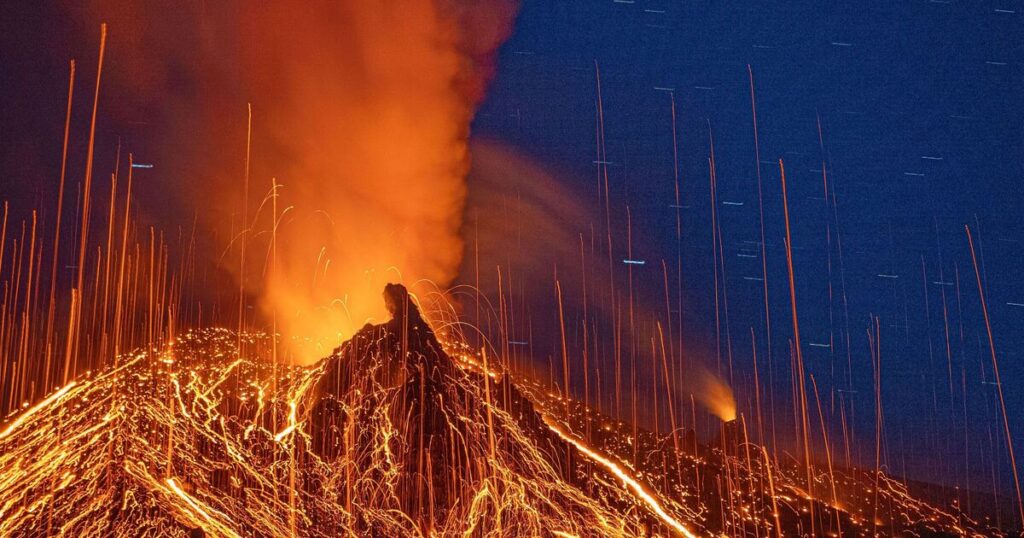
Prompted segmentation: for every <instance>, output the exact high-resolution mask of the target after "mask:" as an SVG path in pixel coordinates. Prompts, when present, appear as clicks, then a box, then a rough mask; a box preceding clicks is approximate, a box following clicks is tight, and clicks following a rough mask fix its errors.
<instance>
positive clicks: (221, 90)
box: [76, 0, 516, 362]
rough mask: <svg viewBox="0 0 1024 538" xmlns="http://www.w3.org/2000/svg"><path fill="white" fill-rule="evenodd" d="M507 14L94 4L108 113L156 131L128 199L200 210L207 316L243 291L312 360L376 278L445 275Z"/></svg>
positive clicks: (355, 2)
mask: <svg viewBox="0 0 1024 538" xmlns="http://www.w3.org/2000/svg"><path fill="white" fill-rule="evenodd" d="M515 10H516V5H515V1H514V0H487V1H484V2H475V1H469V0H404V1H402V2H372V1H364V0H333V1H328V0H312V1H306V2H298V3H297V2H290V1H284V0H276V1H269V2H247V1H242V0H226V1H224V2H215V3H195V4H187V5H181V6H173V7H172V6H166V7H161V6H156V5H150V4H146V5H145V6H143V5H138V4H135V3H126V2H119V1H113V0H111V1H107V0H95V1H94V2H93V3H92V11H91V14H92V15H93V16H94V17H95V18H96V19H99V20H103V21H107V22H109V23H110V27H111V28H112V31H111V36H110V41H111V43H112V45H111V53H112V59H111V62H112V64H113V65H117V66H118V70H117V71H118V72H117V73H115V74H113V75H112V81H113V82H112V83H111V85H110V88H111V89H110V92H111V95H112V97H111V99H116V100H117V101H118V106H117V107H111V108H112V109H113V111H112V114H115V116H116V121H118V122H121V123H124V124H130V125H131V126H132V127H131V133H132V134H134V133H139V135H138V136H134V137H129V142H130V144H131V143H132V142H133V141H134V140H137V139H140V138H141V139H144V140H147V141H148V140H152V141H153V143H152V144H148V145H146V146H145V148H144V149H145V151H144V154H143V155H141V156H139V157H140V158H144V159H145V160H146V161H147V162H153V163H155V168H154V170H153V171H152V173H151V174H150V176H149V177H150V178H153V179H150V180H149V181H150V183H148V185H150V186H149V187H147V183H146V182H144V181H141V180H140V199H145V198H146V197H147V193H146V192H145V190H146V189H147V188H150V189H153V190H155V191H156V192H155V193H152V192H151V193H150V194H149V195H148V196H149V197H151V198H153V197H159V198H158V199H161V200H166V203H162V204H159V206H160V207H154V206H153V205H152V204H150V206H149V207H147V206H146V204H140V212H141V213H143V217H144V218H145V217H148V218H149V219H150V220H151V221H157V223H158V225H159V221H161V220H164V221H167V222H168V223H170V225H171V226H169V227H168V228H169V229H172V230H173V229H174V227H176V226H179V225H180V223H181V222H182V220H183V219H182V216H183V215H185V216H186V217H185V218H184V220H188V221H191V220H192V216H193V215H195V220H196V222H197V224H198V226H197V230H196V234H195V235H196V237H197V238H198V239H197V240H198V241H199V250H200V252H201V254H200V255H203V256H205V257H207V258H210V259H212V260H213V261H215V262H216V263H217V264H218V267H219V268H220V271H221V273H222V276H221V277H219V278H222V279H223V277H224V276H230V277H231V278H233V279H235V281H236V282H241V286H240V287H239V286H236V287H235V288H234V290H235V291H234V292H233V293H234V294H235V297H234V298H232V297H231V294H230V293H228V294H225V293H224V290H225V289H228V290H230V289H231V287H230V286H227V285H224V283H220V284H216V283H213V282H207V286H208V287H209V288H211V289H212V290H213V292H214V293H216V294H218V295H217V296H216V302H217V303H219V304H220V305H221V306H220V308H221V311H223V312H233V311H234V310H237V304H238V298H237V294H238V293H239V291H240V288H241V290H244V292H245V294H246V296H247V298H246V303H245V304H246V307H245V308H243V309H241V310H242V311H243V312H244V313H245V315H246V324H250V323H252V322H254V321H256V322H257V323H258V324H259V325H260V326H266V327H268V328H269V327H270V326H271V325H272V324H273V323H274V322H275V321H276V327H277V329H278V331H279V332H281V333H283V335H284V336H285V341H286V342H290V343H292V344H293V345H291V346H290V347H289V349H290V351H291V352H292V353H293V356H292V358H293V359H295V360H296V361H297V362H308V361H310V360H312V359H314V358H319V357H322V356H323V355H325V354H326V353H327V352H329V350H330V349H332V348H333V347H334V346H336V345H338V344H340V343H341V342H342V341H343V340H344V339H346V338H348V337H349V336H351V334H352V333H353V332H354V331H355V330H358V329H359V328H360V327H361V326H362V325H363V324H364V323H365V322H366V321H367V320H369V319H377V320H381V319H383V318H384V314H385V312H384V311H383V310H382V308H383V307H382V306H381V305H382V301H381V299H380V290H381V289H382V288H383V283H384V282H386V281H398V280H401V281H404V282H405V283H406V284H407V285H408V286H410V288H411V289H412V290H413V291H414V292H419V293H418V295H419V296H421V297H423V296H425V295H426V293H425V292H426V291H427V290H430V289H433V287H432V286H429V285H425V284H420V285H417V283H418V282H421V281H430V282H432V283H434V284H436V285H437V286H440V287H442V288H443V287H445V286H447V285H448V284H449V283H450V282H451V281H452V280H453V279H454V278H455V277H456V275H457V272H458V268H459V265H460V262H461V259H462V250H463V245H462V239H461V237H460V235H459V231H460V227H461V224H462V213H463V206H464V203H465V198H466V185H465V175H466V173H467V171H468V169H469V158H468V149H467V140H468V137H469V124H470V121H471V120H472V117H473V114H474V111H475V108H476V105H477V104H478V103H479V101H480V99H481V98H482V96H483V94H484V89H485V87H486V84H487V81H488V80H489V78H490V75H491V73H492V71H493V65H492V64H493V61H492V60H493V56H494V52H495V49H496V48H497V46H498V45H499V44H500V43H501V42H502V41H503V40H504V38H505V37H506V36H507V35H508V33H509V31H510V30H511V24H512V20H513V18H514V15H515ZM76 13H77V12H76ZM89 22H90V23H91V22H92V21H89ZM91 26H92V25H91V24H90V28H91ZM250 104H251V110H252V117H251V122H252V126H251V145H250V146H249V147H247V144H246V142H247V138H248V137H247V110H248V106H249V105H250ZM136 146H137V144H135V145H133V146H132V147H133V149H134V150H135V151H136V152H142V151H143V149H140V148H138V147H136ZM247 153H248V154H249V159H248V161H247V160H246V155H247ZM156 181H159V187H157V186H156V185H157V184H156ZM275 185H276V188H275ZM270 193H276V194H277V196H276V199H273V198H271V197H270ZM243 202H244V203H243ZM146 213H149V214H148V215H145V214H146ZM275 231H276V234H275ZM275 236H276V240H275ZM204 242H205V243H206V244H205V245H204V244H203V243H204ZM224 245H229V247H228V248H227V249H225V248H224ZM243 251H244V253H245V254H244V256H243V255H242V252H243ZM232 304H234V305H235V307H232V306H231V305H232ZM250 306H252V307H255V309H257V310H251V309H250V308H249V307H250ZM257 311H258V314H259V316H258V317H259V319H258V320H254V315H255V314H256V313H257Z"/></svg>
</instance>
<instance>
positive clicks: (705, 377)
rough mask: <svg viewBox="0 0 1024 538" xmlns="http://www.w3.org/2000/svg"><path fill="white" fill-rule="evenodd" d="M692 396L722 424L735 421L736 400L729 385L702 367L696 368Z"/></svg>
mask: <svg viewBox="0 0 1024 538" xmlns="http://www.w3.org/2000/svg"><path fill="white" fill-rule="evenodd" d="M695 370H696V383H695V385H696V387H695V390H694V393H693V395H694V396H695V397H696V398H697V400H698V401H700V402H701V403H702V404H704V407H706V408H707V409H708V411H711V412H712V413H713V414H714V415H715V416H716V417H718V418H720V419H722V421H724V422H729V421H731V420H735V419H736V399H735V398H734V397H733V394H732V388H731V387H729V384H728V383H726V382H725V381H723V380H722V379H720V378H719V377H718V376H716V375H715V374H712V373H711V372H709V371H708V370H706V369H705V368H703V367H702V366H697V367H696V368H695Z"/></svg>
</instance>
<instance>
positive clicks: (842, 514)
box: [0, 287, 996, 537]
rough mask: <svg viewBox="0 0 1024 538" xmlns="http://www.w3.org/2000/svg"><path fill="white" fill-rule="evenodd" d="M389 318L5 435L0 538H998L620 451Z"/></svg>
mask: <svg viewBox="0 0 1024 538" xmlns="http://www.w3.org/2000/svg"><path fill="white" fill-rule="evenodd" d="M385 298H386V302H387V304H388V306H389V309H390V311H391V312H392V315H393V318H392V319H391V320H390V321H388V322H387V323H384V324H381V325H367V326H366V327H364V328H363V329H362V330H360V331H358V333H357V334H356V335H355V336H354V337H353V338H352V339H351V340H350V341H348V342H346V343H345V344H344V345H342V346H341V347H339V348H338V349H337V350H335V352H334V353H333V354H332V355H331V356H329V357H327V358H324V359H323V360H321V361H320V362H319V363H318V364H316V365H315V366H312V367H294V366H288V365H282V364H274V362H273V360H272V358H271V357H273V356H274V354H273V353H272V352H271V350H272V349H273V343H272V340H271V339H270V338H269V337H267V336H265V335H260V334H242V335H238V334H236V333H234V332H231V331H228V330H224V329H205V330H197V331H190V332H188V333H186V334H184V335H181V336H180V337H179V338H177V339H176V340H175V341H174V342H173V343H169V344H167V345H165V346H164V347H162V348H161V349H156V350H150V351H145V352H143V351H139V352H135V353H133V354H130V355H127V356H125V357H122V358H121V362H120V366H119V367H118V368H116V369H107V370H104V371H102V372H96V373H93V374H90V375H86V376H83V377H81V378H79V379H76V380H75V381H74V382H72V383H70V384H68V385H66V386H64V387H63V388H61V389H59V390H57V391H55V392H54V393H52V394H51V395H49V396H47V397H46V398H44V399H43V400H41V401H39V402H38V403H36V404H35V405H32V406H30V407H28V408H26V409H24V410H23V411H22V412H21V413H20V414H18V415H16V416H12V417H8V418H7V419H6V420H5V421H4V422H3V423H2V424H0V536H19V537H20V536H52V535H65V536H85V537H101V536H102V537H107V536H173V537H185V536H189V537H191V536H229V537H230V536H275V537H276V536H311V537H321V536H322V537H328V536H387V537H391V536H394V537H398V536H422V535H428V534H433V535H437V536H482V535H487V536H506V537H516V536H580V537H589V536H616V537H625V536H654V535H657V536H667V535H682V536H711V535H723V534H724V535H730V536H737V535H745V533H744V530H745V529H747V530H749V529H754V528H757V529H760V531H761V532H760V535H761V536H778V535H782V536H790V535H798V534H799V532H800V530H801V529H804V530H807V529H809V528H810V525H811V522H812V518H816V519H815V520H814V521H815V522H816V524H819V525H830V524H835V525H836V526H839V525H841V528H842V530H843V535H845V536H854V535H856V536H866V535H869V533H870V532H873V531H874V530H875V526H876V525H875V523H874V520H873V519H869V518H868V516H869V515H871V516H873V515H874V507H875V506H876V503H877V506H878V507H880V509H879V512H878V519H879V521H880V522H879V524H878V526H877V528H878V529H879V531H880V533H881V534H890V533H891V534H896V535H903V534H908V535H919V536H946V535H957V534H960V533H958V529H962V530H964V534H969V535H991V534H996V533H995V532H993V529H990V528H987V527H984V526H982V525H979V524H976V523H974V522H971V521H970V520H968V519H966V518H964V517H963V516H962V515H960V514H959V513H957V512H955V511H952V510H950V509H943V508H939V507H936V506H933V505H929V504H927V503H924V502H922V501H920V500H919V499H917V498H915V497H913V496H912V495H911V494H910V493H909V492H908V491H906V488H905V486H904V485H903V484H902V483H900V482H899V481H897V480H893V479H891V478H889V477H887V476H885V475H884V474H882V475H878V476H877V477H876V476H875V475H874V474H872V473H868V472H863V471H854V470H839V469H837V470H835V473H834V475H835V476H834V484H835V486H834V488H835V489H833V486H832V484H833V478H832V475H833V473H832V471H831V470H830V469H827V468H821V467H816V468H815V469H813V480H814V483H815V486H814V490H813V491H812V492H807V491H806V489H804V488H803V484H805V481H806V479H805V477H806V476H807V468H805V467H804V466H802V465H789V464H786V463H782V464H778V463H772V462H771V461H770V459H769V458H768V454H767V451H765V450H763V449H761V448H760V447H757V446H753V445H751V444H750V443H747V442H745V439H746V437H745V434H744V433H743V430H742V424H740V423H739V422H733V423H730V424H727V425H725V427H723V428H722V431H721V434H720V436H719V437H720V438H721V439H722V441H721V442H720V443H721V445H723V446H724V447H725V449H724V450H723V449H722V448H721V447H719V446H714V445H712V446H706V445H698V443H697V441H696V438H695V437H693V436H692V434H686V435H684V436H682V443H683V445H684V446H682V447H679V448H673V445H674V444H675V441H674V440H673V438H672V437H671V436H666V435H664V434H660V435H659V434H657V433H653V432H649V431H644V430H639V433H638V434H637V436H636V437H634V435H633V432H634V429H633V428H632V426H631V425H628V424H626V423H623V422H620V421H616V420H613V419H610V418H609V417H607V416H604V415H601V414H600V413H596V412H594V411H593V410H591V409H588V408H586V407H585V406H584V405H582V404H581V403H580V402H576V401H572V400H569V401H566V400H565V399H564V398H561V397H560V396H558V395H555V394H552V393H551V392H550V388H549V387H547V386H546V385H543V384H540V383H536V382H532V381H529V380H520V381H519V382H517V383H515V384H514V383H512V381H511V380H510V376H508V375H499V374H498V373H495V372H485V371H484V369H483V368H481V366H480V365H479V363H477V362H474V360H475V358H476V357H475V355H474V354H473V353H472V352H471V350H470V349H469V347H468V346H467V345H465V344H464V343H459V342H441V341H439V339H438V338H437V337H436V336H435V334H434V332H433V331H432V330H431V328H430V327H429V326H428V325H427V324H426V323H425V322H424V321H423V319H422V317H421V316H420V315H419V313H418V311H417V310H416V309H415V306H414V305H413V304H412V303H409V302H408V296H407V294H406V293H404V290H403V289H401V288H399V287H391V288H388V291H387V292H386V294H385ZM240 346H241V347H240ZM240 350H241V351H240ZM481 358H482V357H481ZM741 440H743V442H740V441H741ZM876 499H877V501H876ZM882 531H884V532H882ZM890 531H892V532H890ZM746 534H749V533H746Z"/></svg>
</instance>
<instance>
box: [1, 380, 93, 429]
mask: <svg viewBox="0 0 1024 538" xmlns="http://www.w3.org/2000/svg"><path fill="white" fill-rule="evenodd" d="M74 386H75V381H72V382H70V383H68V384H67V386H65V387H64V388H62V389H60V390H58V391H57V392H54V393H53V394H52V395H50V397H49V398H47V399H45V400H43V401H41V402H39V403H37V404H36V405H34V406H32V407H31V408H29V410H28V411H25V412H24V413H22V414H21V416H19V417H18V418H16V419H14V422H11V424H10V425H9V426H7V429H6V430H4V431H3V432H0V439H3V438H5V437H7V436H8V435H10V434H11V433H12V432H13V431H14V430H16V429H17V428H18V426H20V425H21V424H23V423H24V422H25V421H26V420H27V419H28V418H29V417H31V416H32V415H33V414H34V413H36V412H37V411H39V410H40V409H42V408H44V407H46V406H48V405H50V404H51V403H53V402H55V401H57V400H59V399H60V398H61V397H62V396H64V395H65V394H67V393H68V391H69V390H71V388H72V387H74Z"/></svg>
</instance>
